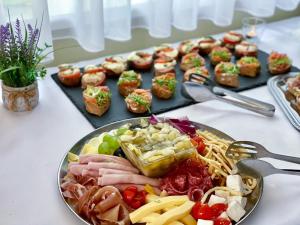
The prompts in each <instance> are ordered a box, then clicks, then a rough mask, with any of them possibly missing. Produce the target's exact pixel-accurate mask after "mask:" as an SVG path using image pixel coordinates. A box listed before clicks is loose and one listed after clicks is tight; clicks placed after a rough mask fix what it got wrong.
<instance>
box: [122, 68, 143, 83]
mask: <svg viewBox="0 0 300 225" xmlns="http://www.w3.org/2000/svg"><path fill="white" fill-rule="evenodd" d="M137 79H138V75H137V73H136V72H134V71H133V70H129V71H125V72H123V73H122V75H121V76H120V78H119V80H118V85H119V84H122V83H125V82H130V81H136V80H137Z"/></svg>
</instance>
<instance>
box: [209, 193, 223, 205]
mask: <svg viewBox="0 0 300 225" xmlns="http://www.w3.org/2000/svg"><path fill="white" fill-rule="evenodd" d="M217 203H224V204H226V203H227V200H226V198H222V197H219V196H217V195H211V196H210V198H209V201H208V205H209V206H212V205H214V204H217Z"/></svg>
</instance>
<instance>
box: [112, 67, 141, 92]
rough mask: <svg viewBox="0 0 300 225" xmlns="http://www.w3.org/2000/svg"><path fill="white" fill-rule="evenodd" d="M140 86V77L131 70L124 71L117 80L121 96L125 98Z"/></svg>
mask: <svg viewBox="0 0 300 225" xmlns="http://www.w3.org/2000/svg"><path fill="white" fill-rule="evenodd" d="M141 84H142V76H141V74H140V73H136V72H134V71H133V70H129V71H124V72H123V73H122V74H121V76H120V77H119V80H118V89H119V92H120V94H121V95H123V96H124V97H126V96H127V95H129V94H130V93H131V92H133V91H134V90H135V89H137V88H139V87H140V86H141Z"/></svg>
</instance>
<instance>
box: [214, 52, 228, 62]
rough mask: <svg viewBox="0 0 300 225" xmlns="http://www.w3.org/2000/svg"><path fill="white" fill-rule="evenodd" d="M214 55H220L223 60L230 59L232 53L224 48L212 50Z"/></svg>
mask: <svg viewBox="0 0 300 225" xmlns="http://www.w3.org/2000/svg"><path fill="white" fill-rule="evenodd" d="M212 56H213V57H216V56H217V57H220V58H221V59H222V60H228V59H230V53H229V52H227V51H224V50H217V51H213V52H212Z"/></svg>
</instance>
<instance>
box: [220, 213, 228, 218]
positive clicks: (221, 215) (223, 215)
mask: <svg viewBox="0 0 300 225" xmlns="http://www.w3.org/2000/svg"><path fill="white" fill-rule="evenodd" d="M218 218H224V219H229V217H228V215H227V213H226V212H222V213H221V214H220V216H219V217H218Z"/></svg>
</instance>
